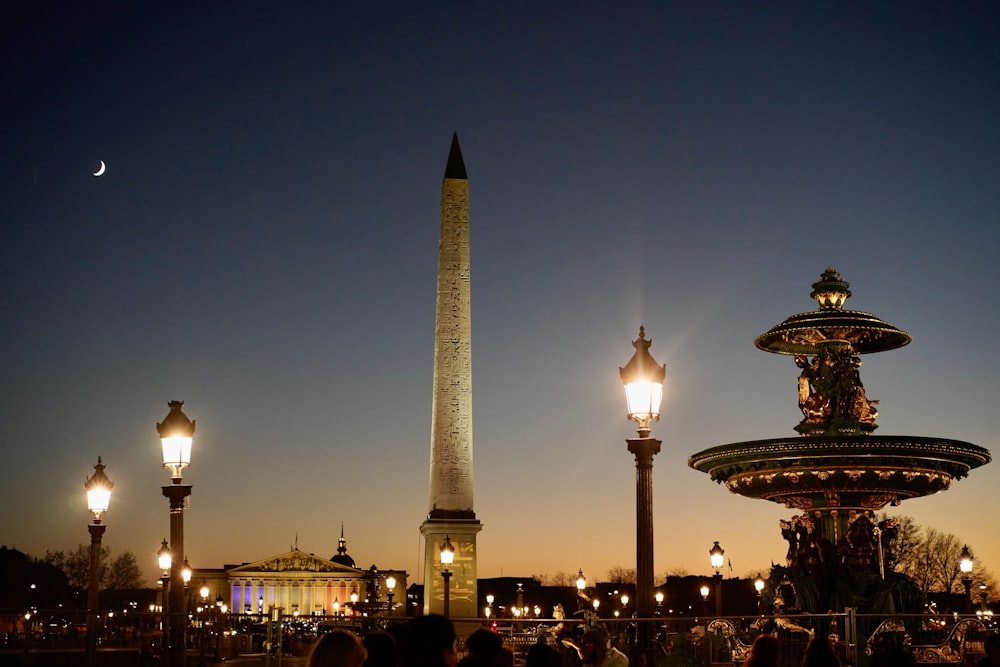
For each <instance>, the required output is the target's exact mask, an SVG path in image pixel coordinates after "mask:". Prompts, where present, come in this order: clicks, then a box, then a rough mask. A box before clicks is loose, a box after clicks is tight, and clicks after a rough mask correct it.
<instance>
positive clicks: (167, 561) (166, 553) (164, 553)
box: [156, 538, 174, 572]
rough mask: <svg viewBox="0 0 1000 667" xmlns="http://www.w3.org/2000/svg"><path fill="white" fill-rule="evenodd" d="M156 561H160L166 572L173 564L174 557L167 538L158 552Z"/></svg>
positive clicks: (161, 567) (162, 568)
mask: <svg viewBox="0 0 1000 667" xmlns="http://www.w3.org/2000/svg"><path fill="white" fill-rule="evenodd" d="M156 562H157V563H159V565H160V569H161V570H163V571H164V572H166V571H168V570H169V569H170V566H171V564H173V562H174V559H173V557H172V556H171V554H170V546H169V545H168V544H167V540H166V539H165V538H164V540H163V544H161V545H160V550H159V551H157V552H156Z"/></svg>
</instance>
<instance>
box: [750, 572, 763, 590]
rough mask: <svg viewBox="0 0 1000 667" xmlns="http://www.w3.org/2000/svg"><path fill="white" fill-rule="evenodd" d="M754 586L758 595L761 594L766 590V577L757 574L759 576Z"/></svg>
mask: <svg viewBox="0 0 1000 667" xmlns="http://www.w3.org/2000/svg"><path fill="white" fill-rule="evenodd" d="M753 587H754V589H755V590H756V591H757V595H760V593H761V591H763V590H764V578H763V577H761V576H760V575H759V574H758V575H757V578H756V579H754V582H753Z"/></svg>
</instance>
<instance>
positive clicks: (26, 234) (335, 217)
mask: <svg viewBox="0 0 1000 667" xmlns="http://www.w3.org/2000/svg"><path fill="white" fill-rule="evenodd" d="M365 4H366V3H353V4H348V5H341V3H319V2H303V3H298V6H297V7H292V6H289V5H288V4H287V3H274V2H269V3H265V2H234V1H216V2H210V3H180V4H178V3H145V2H144V3H134V2H115V1H111V0H107V1H103V2H97V1H88V2H28V1H27V0H23V1H18V2H15V3H14V4H13V5H12V6H11V7H8V8H6V9H5V11H4V19H3V21H0V49H2V52H0V55H2V61H3V62H4V64H5V65H4V67H3V68H2V72H0V81H2V84H3V93H4V94H3V97H4V99H5V103H4V104H3V105H2V108H0V117H2V119H3V125H4V127H5V129H6V132H5V133H4V134H5V139H4V143H3V150H2V160H0V169H2V171H0V223H2V224H0V232H2V236H0V252H2V259H3V261H2V264H0V272H2V276H3V278H2V284H3V287H4V289H3V293H2V307H3V311H4V312H6V313H7V317H6V326H4V327H3V328H2V330H0V347H2V350H3V355H2V358H3V361H2V371H0V401H2V405H3V410H2V412H0V433H2V434H3V436H2V437H3V453H4V465H3V466H2V468H0V494H2V495H0V504H2V505H3V507H4V508H5V509H4V519H3V521H2V524H0V543H3V544H6V545H7V546H12V547H16V548H18V549H20V550H22V551H25V552H28V553H30V554H32V555H35V556H42V555H44V553H45V551H46V550H56V549H70V548H73V547H75V546H76V545H77V544H81V543H86V542H87V541H88V540H89V537H88V534H87V529H86V524H87V523H88V521H89V515H88V513H87V511H86V504H85V498H84V492H83V481H84V479H85V478H86V477H87V476H88V475H90V474H91V473H92V472H93V465H94V463H96V461H97V457H98V455H100V456H102V457H103V458H104V462H105V463H106V465H107V474H108V475H109V476H110V477H111V478H112V479H113V480H114V482H115V489H114V495H113V496H112V505H111V510H110V512H109V513H108V514H107V516H106V522H107V525H108V529H107V532H106V534H105V537H104V541H105V544H106V545H107V546H108V547H110V549H111V550H112V552H113V553H116V554H117V553H119V552H121V551H122V550H126V549H128V550H131V551H133V552H135V553H136V555H137V556H138V557H139V560H140V563H141V565H142V566H143V567H144V568H146V574H147V575H148V576H149V578H150V580H152V578H153V577H154V576H155V575H156V570H155V551H156V550H157V548H158V547H159V544H160V540H161V539H163V538H164V537H165V536H167V535H168V532H169V531H168V527H169V522H168V511H167V501H166V499H165V498H163V497H162V495H161V493H160V489H159V487H160V486H162V485H165V484H167V483H169V476H168V473H167V471H165V470H163V468H162V467H161V463H160V454H159V442H158V440H157V435H156V431H155V425H156V422H158V421H161V420H162V419H163V418H164V417H165V416H166V414H167V401H169V400H172V399H180V400H184V401H185V412H186V413H187V414H188V416H189V417H190V418H192V419H195V420H196V421H197V433H196V439H195V444H194V448H195V449H194V454H193V464H192V466H191V467H190V468H189V469H188V470H187V471H186V473H185V482H187V483H190V484H192V485H193V487H194V490H193V495H192V498H191V506H190V509H189V510H188V511H187V512H186V514H185V525H186V540H185V541H186V549H187V555H188V558H189V561H190V562H191V564H192V565H193V566H195V567H220V566H222V564H223V563H240V562H245V561H253V560H258V559H262V558H265V557H269V556H272V555H275V554H278V553H282V552H284V551H287V550H288V549H289V548H291V547H292V546H293V545H294V544H295V543H296V539H297V541H298V542H297V543H298V547H299V548H300V549H302V550H303V551H307V552H312V553H316V554H317V555H320V556H324V557H328V556H330V555H332V554H334V553H335V551H336V546H337V537H338V535H339V533H340V529H341V523H343V526H344V530H345V533H346V537H347V539H348V547H349V552H350V554H351V555H352V556H354V558H355V559H356V560H357V562H358V564H359V565H360V566H362V567H367V566H368V565H370V564H373V563H374V564H377V565H378V566H379V567H380V568H398V569H405V570H407V571H408V572H409V573H410V581H411V582H414V581H416V582H420V580H421V578H422V568H421V566H420V563H419V562H418V558H419V556H420V552H421V542H420V540H421V538H420V534H419V530H418V528H419V525H420V523H421V521H422V520H423V519H424V517H425V515H426V513H427V511H428V460H429V445H430V418H431V379H432V362H433V333H434V299H435V294H434V291H435V273H436V258H437V236H438V203H439V202H438V198H439V193H440V186H441V179H442V176H443V172H444V166H445V162H446V159H447V155H448V148H449V145H450V141H451V136H452V132H456V131H457V132H458V135H459V139H460V142H461V146H462V151H463V154H464V157H465V163H466V166H467V168H468V173H469V178H470V200H471V220H472V222H471V243H472V314H473V338H472V349H473V386H474V391H473V396H474V433H475V436H474V451H475V510H476V513H477V515H478V518H479V519H480V520H481V521H482V523H483V524H484V529H483V531H482V533H481V534H480V536H479V575H480V576H481V577H494V576H500V575H508V576H529V575H530V574H554V573H555V572H557V571H571V572H575V571H576V570H577V568H582V569H583V570H584V572H585V573H588V575H591V576H593V575H599V576H603V575H604V573H606V572H607V570H608V568H609V567H611V566H614V565H623V566H634V562H635V555H634V554H635V551H634V548H635V542H634V540H635V537H634V535H635V520H634V516H635V515H634V512H635V472H634V463H633V458H632V456H631V455H630V454H629V453H628V452H627V450H626V448H625V442H624V439H625V438H627V437H630V436H632V435H633V434H634V432H635V431H634V426H633V425H632V424H630V423H629V422H627V421H626V419H625V406H624V396H623V391H622V389H621V384H620V382H619V379H618V367H619V366H622V365H624V364H625V363H626V362H627V361H628V359H629V357H630V356H631V354H632V347H631V341H632V340H634V339H635V337H636V334H637V331H638V328H639V325H640V324H644V325H645V327H646V331H647V333H648V335H649V337H650V338H652V341H653V345H652V348H651V352H652V354H653V356H654V357H656V359H657V360H658V361H660V362H661V363H665V364H666V366H667V384H666V387H665V400H664V405H663V417H662V421H661V422H659V423H658V424H656V425H655V426H654V429H653V435H654V436H655V437H658V438H660V439H662V440H663V443H664V444H663V451H662V453H661V454H660V455H659V456H658V457H657V458H656V462H655V467H654V499H655V509H654V520H655V539H656V550H655V553H656V558H655V560H656V572H657V574H658V576H659V575H662V574H663V573H665V572H666V571H667V570H674V569H677V568H683V569H685V570H687V571H688V572H690V573H692V574H698V573H705V574H708V573H709V572H710V567H709V563H708V549H709V548H710V547H711V545H712V541H713V540H719V541H720V542H721V544H722V546H723V547H724V548H725V549H726V555H727V557H728V558H729V559H730V560H731V562H732V565H733V574H734V575H743V574H746V573H748V572H751V571H756V570H759V569H766V568H767V567H768V565H769V564H770V563H771V562H772V561H774V562H781V561H782V559H783V557H784V554H785V550H786V544H785V543H784V542H783V541H782V540H781V537H780V534H779V531H778V526H777V522H778V519H779V518H788V517H790V516H792V515H793V514H796V513H797V512H796V511H794V510H788V509H785V508H783V507H780V506H778V505H774V504H771V503H766V502H763V501H753V500H748V499H744V498H741V497H738V496H732V495H730V494H729V493H728V492H727V491H726V490H725V489H724V488H723V487H720V486H717V485H716V484H714V483H713V482H711V481H710V480H709V478H708V476H707V475H704V474H702V473H699V472H696V471H694V470H692V469H690V468H688V466H687V459H688V457H689V456H690V455H691V454H693V453H695V452H697V451H700V450H702V449H705V448H707V447H711V446H715V445H719V444H723V443H728V442H737V441H742V440H753V439H760V438H770V437H782V436H791V435H794V431H793V430H792V427H793V426H794V425H795V424H796V423H798V421H799V419H801V414H800V413H799V411H798V408H797V405H796V393H795V392H796V383H795V380H796V377H797V375H798V371H797V369H796V368H795V366H794V364H793V362H792V360H791V359H790V358H787V357H782V356H777V355H771V354H767V353H764V352H761V351H758V350H756V349H755V348H754V347H753V339H754V337H755V336H757V335H759V334H761V333H763V332H764V331H766V330H767V329H769V328H770V327H771V326H773V325H775V324H777V323H778V322H780V321H781V320H783V319H784V318H785V317H787V316H789V315H792V314H794V313H798V312H802V311H807V310H812V309H813V307H814V302H813V301H812V300H811V299H809V296H808V295H809V291H810V285H811V283H813V282H814V281H815V280H817V279H818V278H819V275H820V273H821V272H822V271H823V269H824V268H826V267H827V266H833V267H835V268H837V269H838V270H839V271H840V272H841V274H842V275H843V277H844V279H845V280H847V281H848V282H850V283H851V288H852V290H853V292H854V296H853V298H852V299H850V300H849V301H848V307H849V308H853V309H857V310H864V311H868V312H873V313H875V314H876V315H878V316H880V317H882V318H883V319H886V320H888V321H889V322H891V323H892V324H894V325H896V326H897V327H899V328H901V329H903V330H905V331H907V332H909V333H910V334H911V335H913V337H914V341H913V343H912V344H910V345H909V346H908V347H905V348H903V349H901V350H897V351H893V352H889V353H885V354H880V355H869V356H866V357H865V358H864V361H865V364H864V369H863V372H862V379H863V380H864V382H865V387H866V389H867V392H868V396H869V398H873V399H878V400H880V401H881V403H880V405H879V411H880V418H879V421H878V424H879V427H880V428H879V430H878V431H877V433H878V434H880V435H892V434H909V435H923V436H941V437H949V438H955V439H959V440H966V441H969V442H972V443H975V444H978V445H981V446H984V447H986V448H989V449H992V450H994V451H996V449H997V447H996V444H995V443H996V440H997V435H998V432H1000V431H998V427H997V420H996V410H997V406H998V404H1000V388H998V387H1000V382H998V380H1000V360H998V355H996V354H994V353H991V352H990V349H991V347H992V346H993V345H994V344H995V342H996V335H997V333H996V332H997V331H998V330H1000V315H998V311H997V307H996V306H997V300H996V289H997V282H998V278H1000V271H998V268H997V267H998V259H1000V220H998V217H1000V129H998V128H1000V123H998V118H1000V67H998V64H1000V6H998V5H997V4H995V3H986V2H963V3H938V2H922V1H919V0H916V1H914V0H907V1H906V2H892V1H887V2H880V3H875V4H872V3H865V2H851V1H847V2H820V1H818V2H809V3H800V2H783V3H780V2H753V3H742V2H707V3H702V2H637V3H629V4H627V5H622V6H617V5H616V3H604V2H587V1H585V2H574V3H528V2H515V3H487V2H468V3H390V4H389V5H383V6H380V7H378V8H371V7H367V6H365ZM100 160H104V161H105V162H106V164H107V171H106V173H105V174H104V175H103V176H101V177H99V178H97V177H94V176H92V175H91V172H93V171H95V170H96V169H97V167H98V164H99V161H100ZM998 488H1000V464H998V463H993V464H991V465H988V466H986V467H984V468H981V469H979V470H976V471H973V473H972V474H971V475H970V477H969V478H967V479H965V480H962V481H960V482H959V483H957V484H956V485H954V486H953V488H952V489H951V490H949V491H948V492H946V493H943V494H939V495H937V496H935V497H932V498H924V499H919V500H914V501H907V502H905V503H904V504H903V505H902V506H901V507H898V508H894V509H893V510H892V512H891V513H893V514H906V515H910V516H913V517H914V518H915V519H916V520H917V522H918V523H920V524H922V525H926V526H934V527H936V528H938V529H940V530H943V531H945V532H950V533H953V534H955V535H956V536H958V537H959V539H961V540H962V541H966V542H968V543H969V545H970V546H971V547H972V548H973V551H974V553H975V554H976V556H977V557H978V559H979V562H980V563H981V564H983V565H985V566H987V567H989V568H991V569H993V570H994V571H997V570H998V569H1000V537H997V535H996V531H995V530H992V528H990V526H992V525H993V523H994V516H993V512H994V511H995V507H996V502H997V500H998V494H1000V492H998V491H997V489H998ZM726 574H727V575H728V571H727V573H726Z"/></svg>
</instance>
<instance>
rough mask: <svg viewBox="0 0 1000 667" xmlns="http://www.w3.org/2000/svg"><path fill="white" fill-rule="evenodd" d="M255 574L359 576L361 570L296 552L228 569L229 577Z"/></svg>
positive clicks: (302, 552)
mask: <svg viewBox="0 0 1000 667" xmlns="http://www.w3.org/2000/svg"><path fill="white" fill-rule="evenodd" d="M256 572H342V573H344V574H359V573H360V572H361V570H358V569H356V568H353V567H347V566H345V565H339V564H337V563H334V562H333V561H330V560H327V559H326V558H319V557H318V556H314V555H312V554H307V553H305V552H304V551H298V550H293V551H289V552H288V553H283V554H281V555H279V556H272V557H271V558H265V559H264V560H259V561H256V562H254V563H246V564H244V565H240V566H239V567H234V568H231V569H229V574H230V575H233V574H253V573H256Z"/></svg>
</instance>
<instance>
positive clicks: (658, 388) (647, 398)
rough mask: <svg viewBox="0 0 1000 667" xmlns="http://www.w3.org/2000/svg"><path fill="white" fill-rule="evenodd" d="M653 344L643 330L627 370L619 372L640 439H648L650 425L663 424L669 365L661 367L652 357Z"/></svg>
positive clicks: (630, 413)
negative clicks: (662, 411) (661, 406)
mask: <svg viewBox="0 0 1000 667" xmlns="http://www.w3.org/2000/svg"><path fill="white" fill-rule="evenodd" d="M652 342H653V341H651V340H646V329H645V327H641V326H640V327H639V339H638V340H636V341H633V342H632V347H634V348H635V354H633V355H632V358H631V359H629V361H628V363H627V364H625V366H624V367H622V368H619V369H618V372H619V374H620V376H621V380H622V384H624V385H625V400H626V402H627V404H628V418H629V419H631V420H632V421H634V422H635V423H636V424H638V431H639V437H641V438H648V437H649V434H650V431H651V429H650V428H649V425H650V423H652V422H655V421H660V402H661V401H662V400H663V379H664V378H665V377H666V375H667V367H666V364H664V365H663V366H660V365H659V364H658V363H657V362H656V360H655V359H653V357H652V355H650V354H649V346H650V345H651V344H652Z"/></svg>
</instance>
